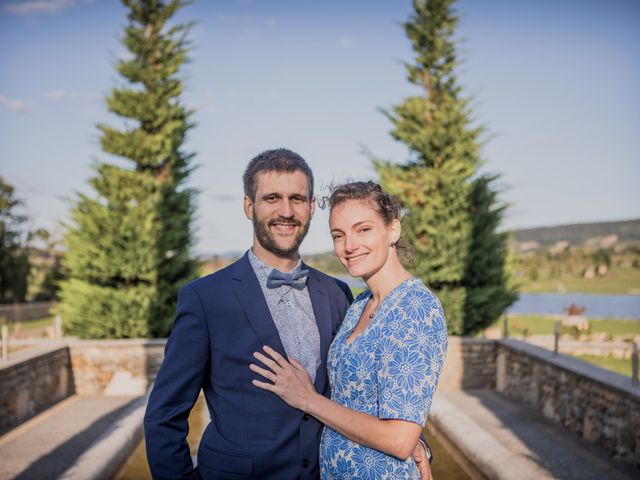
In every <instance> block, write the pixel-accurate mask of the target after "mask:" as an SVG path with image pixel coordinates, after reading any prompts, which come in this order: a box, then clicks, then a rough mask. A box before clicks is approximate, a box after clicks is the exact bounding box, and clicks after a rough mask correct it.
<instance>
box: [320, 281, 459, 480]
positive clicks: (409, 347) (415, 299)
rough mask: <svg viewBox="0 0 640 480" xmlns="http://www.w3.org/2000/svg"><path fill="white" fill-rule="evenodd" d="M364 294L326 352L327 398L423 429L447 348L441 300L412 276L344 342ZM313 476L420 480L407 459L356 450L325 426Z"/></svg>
mask: <svg viewBox="0 0 640 480" xmlns="http://www.w3.org/2000/svg"><path fill="white" fill-rule="evenodd" d="M370 296H371V292H370V291H369V290H366V291H364V292H362V293H361V294H360V295H358V297H357V298H356V299H355V301H354V302H353V304H352V305H351V307H350V308H349V310H348V311H347V314H346V317H345V320H344V322H343V324H342V327H341V328H340V330H339V331H338V334H337V335H336V338H335V339H334V341H333V343H332V344H331V348H330V349H329V356H328V360H327V362H328V363H327V365H328V373H329V381H330V382H331V392H332V393H331V398H332V399H333V400H334V401H336V402H338V403H340V404H342V405H344V406H346V407H349V408H351V409H353V410H357V411H360V412H365V413H369V414H371V415H375V416H376V417H378V418H383V419H400V420H407V421H410V422H415V423H417V424H418V425H420V426H423V425H424V423H425V422H426V419H427V413H428V412H429V407H430V406H431V401H432V399H433V394H434V392H435V390H436V385H437V383H438V378H439V376H440V372H441V371H442V365H443V363H444V357H445V354H446V351H447V326H446V324H445V320H444V312H443V310H442V306H441V305H440V301H439V300H438V298H437V297H436V296H435V295H434V294H433V293H431V292H430V291H429V290H428V289H427V287H425V285H424V284H423V283H422V281H421V280H419V279H417V278H413V277H412V278H410V279H408V280H406V281H405V282H403V283H401V284H400V285H398V286H397V287H396V288H395V289H393V290H392V291H391V293H389V295H387V297H386V298H385V299H384V301H383V302H382V304H381V305H380V307H379V308H378V311H377V312H376V314H375V316H374V317H373V319H372V320H371V323H370V324H369V325H368V326H367V328H366V329H365V330H364V331H362V332H361V333H360V334H359V335H358V336H357V337H356V338H355V339H354V340H352V342H351V343H349V344H347V343H346V340H347V338H348V337H349V335H350V334H351V333H352V331H353V329H354V328H355V327H356V325H357V324H358V319H359V318H360V315H361V314H362V311H363V310H364V307H365V305H366V303H367V301H368V300H369V297H370ZM320 472H321V476H322V478H323V479H343V480H344V479H362V480H367V479H376V480H379V479H407V478H409V479H413V478H420V474H419V472H418V468H417V466H416V464H415V462H414V460H413V458H412V457H409V458H408V459H407V460H404V461H403V460H400V459H398V458H396V457H393V456H391V455H387V454H386V453H383V452H381V451H379V450H374V449H371V448H368V447H365V446H363V445H359V444H357V443H354V442H352V441H351V440H349V439H347V438H346V437H344V436H342V435H341V434H339V433H338V432H336V431H335V430H333V429H331V428H329V427H328V426H325V428H324V431H323V433H322V440H321V442H320Z"/></svg>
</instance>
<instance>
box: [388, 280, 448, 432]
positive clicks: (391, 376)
mask: <svg viewBox="0 0 640 480" xmlns="http://www.w3.org/2000/svg"><path fill="white" fill-rule="evenodd" d="M446 352H447V326H446V324H445V320H444V311H443V310H442V306H441V304H440V301H439V300H438V298H437V297H436V296H435V295H434V294H433V293H431V292H430V291H428V290H426V289H413V290H412V291H409V292H408V293H407V294H406V295H405V296H404V297H403V298H402V299H401V300H400V301H399V302H398V303H397V304H396V306H395V307H394V308H393V310H392V311H391V312H390V313H389V317H388V318H387V319H386V320H385V323H384V329H383V338H382V341H381V344H380V364H379V365H380V370H379V371H378V399H379V405H378V417H379V418H381V419H396V420H406V421H409V422H414V423H417V424H419V425H421V426H422V425H424V424H425V422H426V420H427V415H428V413H429V408H430V407H431V402H432V399H433V395H434V393H435V390H436V386H437V384H438V379H439V378H440V373H441V371H442V366H443V364H444V358H445V355H446Z"/></svg>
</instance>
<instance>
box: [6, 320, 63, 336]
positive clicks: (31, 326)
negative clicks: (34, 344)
mask: <svg viewBox="0 0 640 480" xmlns="http://www.w3.org/2000/svg"><path fill="white" fill-rule="evenodd" d="M53 318H54V317H53V316H49V317H44V318H39V319H37V320H29V321H26V322H20V331H21V332H28V331H30V330H39V329H42V328H47V327H50V326H52V325H53ZM15 329H16V324H15V323H9V333H13V332H14V331H15Z"/></svg>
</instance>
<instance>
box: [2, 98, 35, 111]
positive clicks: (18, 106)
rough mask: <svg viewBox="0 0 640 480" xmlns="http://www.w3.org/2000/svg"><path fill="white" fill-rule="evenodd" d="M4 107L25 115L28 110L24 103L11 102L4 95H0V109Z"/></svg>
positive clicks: (16, 100)
mask: <svg viewBox="0 0 640 480" xmlns="http://www.w3.org/2000/svg"><path fill="white" fill-rule="evenodd" d="M2 107H6V108H8V109H9V110H11V111H13V112H22V113H26V112H28V111H29V110H30V108H29V105H27V103H26V102H24V101H22V100H18V99H14V100H11V99H9V98H7V97H5V96H4V95H0V108H2Z"/></svg>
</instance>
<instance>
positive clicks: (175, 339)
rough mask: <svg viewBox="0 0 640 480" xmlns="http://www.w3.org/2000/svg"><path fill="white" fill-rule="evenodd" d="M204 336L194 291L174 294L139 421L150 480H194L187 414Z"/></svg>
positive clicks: (198, 379)
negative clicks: (162, 348)
mask: <svg viewBox="0 0 640 480" xmlns="http://www.w3.org/2000/svg"><path fill="white" fill-rule="evenodd" d="M209 351H210V349H209V332H208V327H207V321H206V318H205V315H204V310H203V308H202V302H201V300H200V297H199V296H198V294H197V292H196V290H195V289H194V288H193V287H192V286H190V285H186V286H184V287H182V288H181V289H180V292H179V294H178V305H177V311H176V319H175V322H174V325H173V330H172V332H171V335H170V336H169V340H168V341H167V345H166V347H165V355H164V360H163V362H162V366H161V367H160V370H159V371H158V376H157V377H156V380H155V382H154V385H153V389H152V391H151V395H150V397H149V403H148V405H147V410H146V413H145V417H144V433H145V442H146V448H147V459H148V462H149V467H150V469H151V473H152V476H153V478H154V479H155V480H159V479H186V478H198V477H197V474H196V473H195V472H194V469H193V464H192V461H191V454H190V452H189V446H188V444H187V433H188V431H189V423H188V419H189V413H190V412H191V408H192V407H193V405H194V403H195V402H196V400H197V398H198V394H199V393H200V389H201V388H202V384H203V382H204V379H205V376H206V375H207V372H208V369H209Z"/></svg>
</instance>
